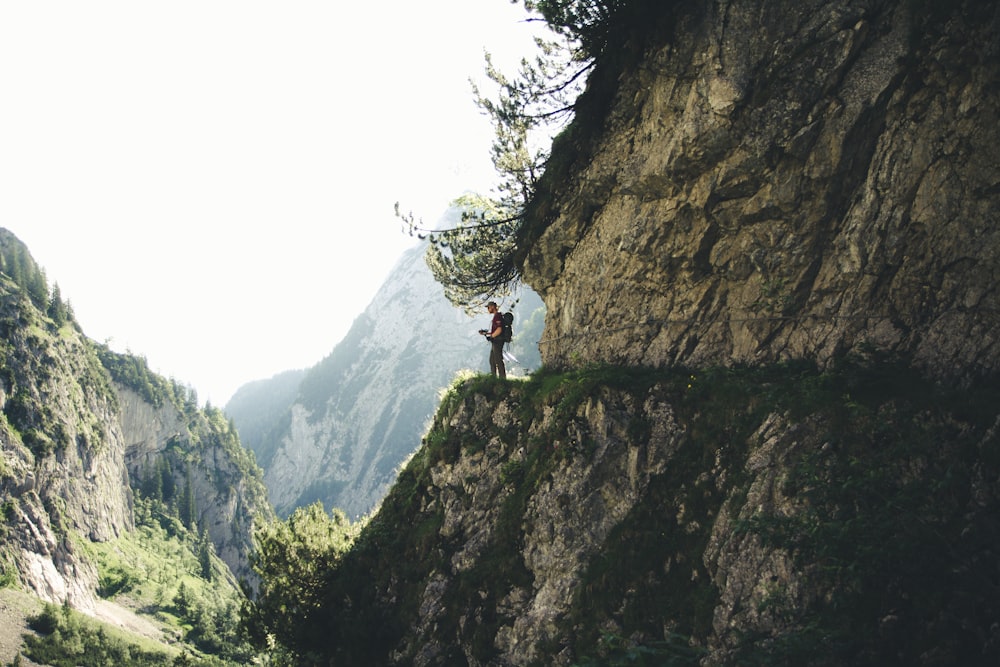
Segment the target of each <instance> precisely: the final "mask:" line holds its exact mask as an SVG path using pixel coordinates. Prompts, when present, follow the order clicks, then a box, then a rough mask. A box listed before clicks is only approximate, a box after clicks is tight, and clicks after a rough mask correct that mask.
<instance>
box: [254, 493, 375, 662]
mask: <svg viewBox="0 0 1000 667" xmlns="http://www.w3.org/2000/svg"><path fill="white" fill-rule="evenodd" d="M357 529H358V526H357V525H352V524H351V523H350V522H349V521H348V520H347V518H346V516H345V515H344V514H343V513H342V512H340V511H334V512H333V513H332V514H330V515H328V514H327V513H326V512H325V511H324V509H323V505H322V504H321V503H319V502H316V503H314V504H312V505H310V506H308V507H300V508H298V509H296V510H295V511H294V512H292V515H291V516H290V517H288V520H287V521H273V522H271V523H268V524H265V525H263V526H261V527H260V528H259V529H258V531H257V543H258V550H257V552H256V554H255V555H254V558H253V566H254V570H255V571H256V572H257V574H258V575H260V580H261V583H260V587H259V590H258V591H257V594H256V596H254V597H253V598H252V599H249V598H248V599H247V601H246V603H245V605H244V608H243V620H244V626H245V627H246V628H247V630H248V632H249V635H250V637H251V638H252V640H253V641H254V643H255V644H256V645H257V647H258V648H260V649H265V648H269V647H276V646H283V647H286V648H287V649H289V650H288V652H287V653H286V652H285V651H283V650H280V649H279V650H276V651H274V652H273V653H274V656H273V657H274V660H275V662H276V663H277V664H292V665H294V664H318V663H319V656H322V655H323V653H324V652H326V651H328V650H329V644H330V641H331V638H330V636H329V633H328V630H326V629H324V628H328V626H327V624H326V621H327V618H328V615H329V613H330V612H331V609H330V607H339V601H336V600H332V599H330V598H329V597H328V591H327V590H326V589H325V586H324V584H325V582H326V581H327V580H328V579H329V578H330V577H331V576H332V575H333V573H334V572H335V571H336V568H337V566H338V564H339V562H340V559H341V557H342V556H343V554H344V553H345V552H347V550H348V549H349V548H350V546H351V543H352V542H353V540H354V538H355V536H356V533H357ZM290 656H294V658H295V659H294V660H292V659H291V657H290Z"/></svg>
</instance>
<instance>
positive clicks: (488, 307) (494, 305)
mask: <svg viewBox="0 0 1000 667" xmlns="http://www.w3.org/2000/svg"><path fill="white" fill-rule="evenodd" d="M486 310H487V312H490V313H495V312H496V311H497V302H496V301H490V302H489V303H488V304H486Z"/></svg>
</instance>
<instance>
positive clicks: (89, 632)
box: [13, 604, 207, 667]
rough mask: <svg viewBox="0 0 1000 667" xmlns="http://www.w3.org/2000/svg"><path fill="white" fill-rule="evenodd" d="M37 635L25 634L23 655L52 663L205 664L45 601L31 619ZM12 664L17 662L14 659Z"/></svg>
mask: <svg viewBox="0 0 1000 667" xmlns="http://www.w3.org/2000/svg"><path fill="white" fill-rule="evenodd" d="M30 627H31V629H32V630H34V631H35V632H37V633H39V634H38V635H25V636H24V646H25V650H24V655H25V656H26V657H28V658H30V659H31V660H33V661H35V662H37V663H39V664H43V665H52V666H53V667H111V666H112V665H130V666H131V665H135V666H137V667H147V666H149V667H154V666H155V667H159V666H161V665H162V666H170V665H196V664H207V663H201V662H196V661H193V660H187V659H184V657H179V656H177V654H176V653H175V652H168V651H166V650H163V649H162V647H161V648H152V647H150V646H148V645H147V646H141V645H139V644H138V643H136V642H135V640H134V638H131V637H129V636H127V635H126V634H125V633H122V632H117V631H115V630H113V629H109V628H107V627H106V626H104V625H103V624H100V623H98V622H97V621H94V620H92V619H89V618H87V617H86V616H84V615H83V614H81V613H79V612H77V611H74V610H72V609H70V608H69V607H66V606H64V607H62V608H61V609H60V608H59V607H57V606H55V605H52V604H47V605H45V608H44V609H43V610H42V612H41V613H40V614H38V615H37V616H34V617H32V618H31V619H30ZM13 664H14V665H17V664H19V663H18V662H16V661H15V662H14V663H13Z"/></svg>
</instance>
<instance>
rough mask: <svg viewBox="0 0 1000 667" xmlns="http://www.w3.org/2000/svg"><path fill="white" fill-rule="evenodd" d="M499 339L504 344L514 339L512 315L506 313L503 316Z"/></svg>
mask: <svg viewBox="0 0 1000 667" xmlns="http://www.w3.org/2000/svg"><path fill="white" fill-rule="evenodd" d="M500 337H501V339H502V340H503V342H505V343H509V342H510V341H511V339H512V338H513V337H514V313H511V312H509V311H508V312H506V313H504V314H503V333H502V334H501V335H500Z"/></svg>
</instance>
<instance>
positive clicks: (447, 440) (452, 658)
mask: <svg viewBox="0 0 1000 667" xmlns="http://www.w3.org/2000/svg"><path fill="white" fill-rule="evenodd" d="M998 397H1000V396H998V393H997V390H996V388H995V387H994V388H992V389H989V390H987V391H982V392H976V391H964V390H958V391H955V392H952V391H951V390H943V389H941V388H940V386H939V385H936V384H935V382H934V381H932V380H927V379H924V378H921V377H920V376H919V375H918V374H917V373H915V372H914V371H913V370H912V369H908V368H905V367H903V366H902V365H899V364H874V365H871V366H868V365H860V366H845V367H841V368H840V369H839V370H837V371H827V372H823V373H820V372H819V371H817V370H816V369H814V368H813V369H811V368H809V367H807V366H805V365H800V366H787V367H778V368H774V367H769V368H763V369H741V370H738V371H737V370H728V371H727V370H719V369H716V370H714V371H712V372H711V373H708V374H706V375H695V376H692V375H690V374H689V373H687V372H683V371H681V370H679V369H673V370H664V371H661V372H653V371H650V370H648V369H643V370H633V371H629V370H623V369H616V370H615V371H614V372H610V371H608V370H607V369H599V370H595V371H580V372H576V373H571V374H568V375H566V376H564V377H561V378H560V377H558V376H551V375H550V376H549V377H547V378H546V379H545V380H544V381H539V382H535V383H531V382H529V383H507V384H506V385H503V386H500V385H499V384H493V385H491V384H489V383H483V382H480V383H478V384H476V382H475V381H473V380H470V381H469V382H467V383H465V384H464V385H462V386H461V387H460V388H459V389H458V390H457V391H456V392H455V393H454V394H452V395H451V396H449V397H448V399H446V400H445V401H444V402H443V403H442V407H441V410H440V411H439V413H438V415H437V418H436V420H435V423H434V425H433V427H432V428H431V430H430V432H429V433H428V435H427V437H426V438H425V442H424V447H423V448H422V449H421V450H420V452H419V453H418V454H417V455H416V456H414V458H413V459H412V460H411V461H410V462H409V463H408V464H407V466H406V468H405V469H404V470H403V471H402V473H401V474H400V477H399V480H398V481H397V483H396V485H395V486H394V487H393V488H392V490H391V491H390V493H389V494H388V496H387V497H386V499H385V501H384V502H383V504H382V506H381V508H380V510H379V512H378V513H377V514H376V515H375V516H374V517H373V519H372V521H371V523H370V524H369V525H368V526H367V527H366V528H365V532H364V533H362V536H361V538H360V540H359V543H358V545H357V546H356V547H355V549H354V551H352V552H351V553H350V554H348V555H347V556H346V557H345V563H344V565H343V566H342V570H341V572H340V577H339V578H338V580H337V582H336V583H335V584H334V585H333V590H332V591H331V593H330V601H331V602H330V607H329V609H328V613H330V614H332V615H334V617H335V619H336V620H334V621H326V617H325V616H324V622H325V623H326V624H325V625H324V626H323V627H330V628H332V629H334V631H335V632H336V633H338V634H336V635H334V636H332V637H331V638H330V642H329V644H328V647H327V648H328V650H329V651H330V655H331V656H332V660H331V664H338V665H341V664H343V665H350V664H395V665H445V664H470V665H473V664H474V665H483V666H486V665H496V666H500V665H567V666H568V665H579V664H628V663H629V662H632V661H637V662H638V661H639V658H638V657H639V656H644V657H645V658H646V659H648V662H647V663H645V664H685V665H694V664H702V665H745V664H789V665H792V664H794V665H816V666H819V665H827V666H829V665H862V664H863V665H882V664H900V665H903V664H906V665H911V664H912V665H917V664H920V665H944V664H969V665H973V664H975V665H988V664H994V663H995V661H996V660H997V658H998V657H1000V634H998V633H997V630H996V623H995V618H996V613H998V612H1000V607H998V602H997V598H996V595H995V591H996V587H995V585H993V584H987V583H986V582H987V581H992V580H993V578H994V577H995V572H996V562H997V560H996V559H997V557H998V555H1000V535H998V534H997V531H996V521H995V519H994V518H993V517H994V516H995V513H996V512H997V511H1000V482H998V480H1000V467H998V461H997V458H996V456H995V452H996V448H997V445H998V435H1000V431H998V424H1000V421H998V420H1000V414H998V411H997V403H996V400H997V399H998ZM388 554H393V556H392V557H390V556H388ZM334 600H349V601H351V602H350V604H345V605H335V604H333V601H334Z"/></svg>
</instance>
